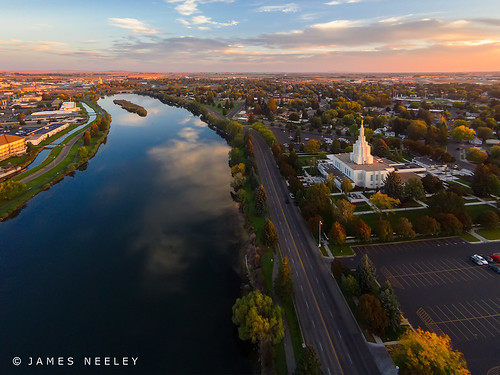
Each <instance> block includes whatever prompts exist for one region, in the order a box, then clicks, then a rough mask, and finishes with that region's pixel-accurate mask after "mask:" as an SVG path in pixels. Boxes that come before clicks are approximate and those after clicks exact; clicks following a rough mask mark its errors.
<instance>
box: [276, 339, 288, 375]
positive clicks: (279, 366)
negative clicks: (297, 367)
mask: <svg viewBox="0 0 500 375" xmlns="http://www.w3.org/2000/svg"><path fill="white" fill-rule="evenodd" d="M274 350H275V351H276V357H275V358H274V363H275V366H276V374H277V375H288V367H287V365H286V354H285V341H281V342H280V343H279V344H278V345H276V346H275V347H274Z"/></svg>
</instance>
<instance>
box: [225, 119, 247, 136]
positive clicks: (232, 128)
mask: <svg viewBox="0 0 500 375" xmlns="http://www.w3.org/2000/svg"><path fill="white" fill-rule="evenodd" d="M242 131H243V126H242V125H241V124H240V123H239V122H237V121H229V123H228V124H227V127H226V132H227V133H229V134H231V135H232V136H233V137H236V136H237V135H238V134H240V133H241V132H242Z"/></svg>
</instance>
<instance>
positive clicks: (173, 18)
mask: <svg viewBox="0 0 500 375" xmlns="http://www.w3.org/2000/svg"><path fill="white" fill-rule="evenodd" d="M0 9H1V11H0V70H86V71H134V72H299V73H300V72H324V73H349V72H353V73H354V72H382V73H385V72H464V71H499V70H500V1H498V0H476V1H471V0H413V1H409V0H323V1H317V0H295V1H293V0H290V1H288V0H286V1H282V0H99V1H97V0H86V1H67V0H66V1H60V0H45V1H40V0H0Z"/></svg>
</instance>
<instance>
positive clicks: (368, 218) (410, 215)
mask: <svg viewBox="0 0 500 375" xmlns="http://www.w3.org/2000/svg"><path fill="white" fill-rule="evenodd" d="M424 215H429V209H427V208H424V209H421V210H411V211H396V212H394V213H390V214H388V215H387V214H385V215H384V219H386V220H389V221H390V223H391V225H394V224H396V223H397V222H398V221H399V219H400V218H401V217H406V218H407V219H408V220H410V221H411V222H412V223H415V222H416V221H417V220H418V219H419V218H421V217H422V216H424ZM357 216H358V217H359V218H360V219H363V220H364V221H365V222H366V224H368V225H369V226H371V227H372V228H374V227H375V224H376V223H377V221H378V219H379V214H377V213H371V214H366V215H363V214H361V215H357Z"/></svg>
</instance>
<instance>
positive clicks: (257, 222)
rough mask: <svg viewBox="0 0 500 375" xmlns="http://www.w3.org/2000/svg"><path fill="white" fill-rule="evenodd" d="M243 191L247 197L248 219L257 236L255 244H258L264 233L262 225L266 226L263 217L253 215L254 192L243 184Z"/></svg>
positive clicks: (247, 185) (248, 185)
mask: <svg viewBox="0 0 500 375" xmlns="http://www.w3.org/2000/svg"><path fill="white" fill-rule="evenodd" d="M245 190H246V192H247V196H248V219H249V220H250V223H252V226H253V228H254V229H255V234H256V236H257V243H258V244H260V243H261V241H262V234H263V232H264V225H265V224H266V219H265V217H264V216H258V215H256V214H255V201H254V191H253V190H252V188H251V187H250V184H249V183H247V184H245Z"/></svg>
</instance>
